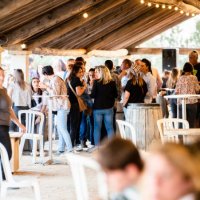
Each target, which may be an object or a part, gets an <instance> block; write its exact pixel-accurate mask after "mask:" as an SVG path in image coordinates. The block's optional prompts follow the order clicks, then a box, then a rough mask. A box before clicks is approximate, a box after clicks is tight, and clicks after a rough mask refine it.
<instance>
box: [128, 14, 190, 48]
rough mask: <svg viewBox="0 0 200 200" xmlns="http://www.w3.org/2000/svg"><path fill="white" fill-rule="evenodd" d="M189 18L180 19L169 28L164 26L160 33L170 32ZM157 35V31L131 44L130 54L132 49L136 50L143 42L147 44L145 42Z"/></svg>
mask: <svg viewBox="0 0 200 200" xmlns="http://www.w3.org/2000/svg"><path fill="white" fill-rule="evenodd" d="M187 18H188V17H185V18H180V19H179V18H178V19H176V20H175V21H174V22H173V23H171V24H170V25H168V26H166V27H165V26H164V27H163V28H161V29H159V32H160V33H162V32H164V31H166V30H168V29H169V28H171V27H173V26H175V25H177V24H179V23H181V22H183V21H185V20H186V19H187ZM156 35H158V32H157V30H155V32H153V33H151V34H150V35H146V36H145V37H143V38H142V39H140V40H137V41H134V42H131V43H130V44H129V46H128V47H127V48H128V49H129V50H130V52H131V49H132V48H133V49H134V48H135V47H136V46H138V45H140V44H142V43H143V42H145V41H147V40H149V39H151V38H153V37H154V36H156Z"/></svg>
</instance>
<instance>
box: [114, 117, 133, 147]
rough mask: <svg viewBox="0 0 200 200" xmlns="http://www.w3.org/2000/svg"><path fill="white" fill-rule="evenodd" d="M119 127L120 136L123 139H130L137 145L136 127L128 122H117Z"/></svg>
mask: <svg viewBox="0 0 200 200" xmlns="http://www.w3.org/2000/svg"><path fill="white" fill-rule="evenodd" d="M116 121H117V124H118V126H119V132H120V136H121V137H122V138H123V139H129V140H131V141H132V142H133V144H135V145H136V133H135V129H134V127H133V126H132V125H131V124H130V123H129V122H126V121H123V120H116Z"/></svg>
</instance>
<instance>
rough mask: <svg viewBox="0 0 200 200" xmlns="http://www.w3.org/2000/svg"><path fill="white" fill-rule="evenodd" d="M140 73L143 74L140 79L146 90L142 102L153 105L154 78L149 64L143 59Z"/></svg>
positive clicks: (155, 89) (154, 92)
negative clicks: (142, 80) (143, 82)
mask: <svg viewBox="0 0 200 200" xmlns="http://www.w3.org/2000/svg"><path fill="white" fill-rule="evenodd" d="M140 71H141V72H142V74H143V76H142V78H143V79H144V81H145V82H146V84H147V88H148V92H147V94H146V97H145V99H144V102H145V103H154V102H155V99H156V96H157V84H156V79H155V77H153V75H152V70H151V62H150V61H149V60H147V59H145V58H144V59H142V60H141V68H140Z"/></svg>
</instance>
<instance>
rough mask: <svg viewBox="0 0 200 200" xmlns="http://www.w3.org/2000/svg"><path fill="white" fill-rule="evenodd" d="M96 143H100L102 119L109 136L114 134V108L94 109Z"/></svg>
mask: <svg viewBox="0 0 200 200" xmlns="http://www.w3.org/2000/svg"><path fill="white" fill-rule="evenodd" d="M93 113H94V143H95V146H97V145H99V143H100V138H101V127H102V121H103V120H104V124H105V128H106V131H107V135H108V137H112V136H113V135H114V129H113V108H110V109H100V110H94V112H93Z"/></svg>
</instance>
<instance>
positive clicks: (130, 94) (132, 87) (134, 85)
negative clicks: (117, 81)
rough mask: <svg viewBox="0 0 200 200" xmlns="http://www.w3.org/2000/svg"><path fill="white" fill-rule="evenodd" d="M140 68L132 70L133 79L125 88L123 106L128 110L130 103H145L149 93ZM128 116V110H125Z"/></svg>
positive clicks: (135, 67) (135, 66)
mask: <svg viewBox="0 0 200 200" xmlns="http://www.w3.org/2000/svg"><path fill="white" fill-rule="evenodd" d="M139 72H140V66H139V65H136V64H135V65H134V67H133V68H131V70H130V73H131V74H132V78H131V79H130V80H129V81H128V82H127V84H126V87H125V89H124V90H125V94H124V100H123V106H124V107H125V108H126V107H127V105H128V104H129V103H144V98H145V96H146V93H147V91H148V89H147V84H146V82H145V81H144V79H143V78H142V77H141V76H140V73H139ZM124 113H125V116H126V109H124Z"/></svg>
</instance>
